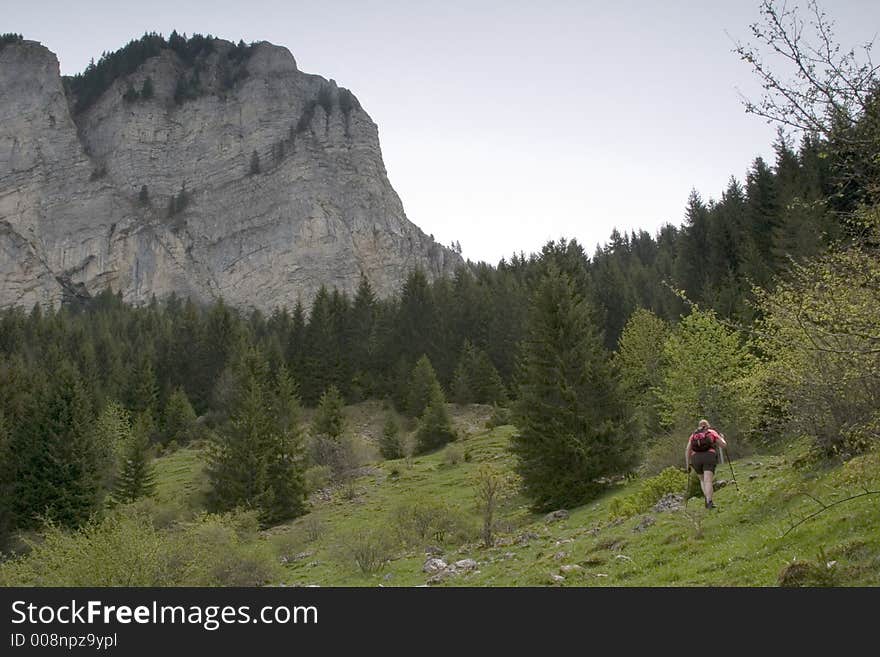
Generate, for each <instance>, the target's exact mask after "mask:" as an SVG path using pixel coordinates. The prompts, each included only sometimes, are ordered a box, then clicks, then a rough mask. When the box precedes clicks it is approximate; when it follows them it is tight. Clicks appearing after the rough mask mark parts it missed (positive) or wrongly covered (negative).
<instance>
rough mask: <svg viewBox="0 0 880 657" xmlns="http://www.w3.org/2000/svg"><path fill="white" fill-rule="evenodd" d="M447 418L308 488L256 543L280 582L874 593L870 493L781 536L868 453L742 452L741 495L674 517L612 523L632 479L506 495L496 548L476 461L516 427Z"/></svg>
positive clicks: (191, 490) (181, 482)
mask: <svg viewBox="0 0 880 657" xmlns="http://www.w3.org/2000/svg"><path fill="white" fill-rule="evenodd" d="M374 410H376V409H372V408H366V407H363V406H361V407H357V408H354V409H349V410H348V413H349V417H360V418H361V420H362V424H361V425H360V427H359V429H366V428H367V427H369V428H370V429H374V428H375V427H374V425H375V426H376V427H378V426H380V424H381V420H370V419H369V418H370V416H371V415H372V414H373V413H372V411H374ZM377 415H378V414H377ZM455 416H456V423H457V425H458V426H459V428H460V429H463V430H464V431H462V433H467V434H468V435H465V436H464V437H463V438H461V439H460V440H459V441H457V442H456V443H454V444H453V445H451V446H449V447H447V448H446V449H444V450H441V451H438V452H435V453H432V454H428V455H424V456H420V457H416V458H414V459H400V460H397V461H386V462H378V461H377V462H376V463H374V464H372V465H371V466H369V467H367V468H364V469H363V470H362V476H360V477H359V478H358V479H357V480H356V482H355V486H354V490H353V491H345V490H341V489H325V490H322V491H318V492H316V494H314V495H312V498H311V512H310V513H309V514H307V515H306V516H303V517H301V518H298V519H297V520H295V521H293V522H291V523H288V524H285V525H281V526H278V527H273V528H270V529H268V530H265V531H263V532H261V535H260V537H259V539H258V540H260V541H265V542H266V543H267V545H268V546H271V549H272V550H273V552H274V553H275V554H277V556H278V559H279V561H280V562H281V563H282V573H283V574H282V576H281V579H282V581H281V582H279V583H281V584H284V585H299V586H307V585H320V586H376V585H383V586H416V585H424V584H426V583H428V582H429V579H430V580H432V581H431V585H438V586H461V585H463V586H544V585H562V586H706V585H714V586H775V585H777V584H778V583H779V581H780V577H781V576H782V577H783V578H784V581H786V582H787V583H800V584H807V585H841V586H848V585H867V586H876V585H880V495H868V496H864V497H860V498H858V499H853V500H850V501H846V502H843V503H841V504H839V505H836V506H833V507H831V508H829V509H827V510H826V511H824V512H822V513H820V514H819V515H817V516H816V517H815V518H812V519H810V520H808V521H807V522H804V523H803V524H801V525H799V526H798V527H796V528H794V529H793V530H791V531H790V532H788V533H787V534H785V532H786V530H788V529H789V528H791V527H792V525H794V523H796V522H797V521H798V520H799V519H800V518H801V517H804V516H806V515H807V514H810V513H812V512H814V511H817V510H818V509H820V506H819V502H817V501H816V500H820V501H821V502H822V503H825V504H829V505H830V504H832V503H833V502H835V501H838V500H841V499H843V498H845V497H848V496H850V495H853V494H858V493H860V492H864V487H868V488H869V489H870V490H880V455H878V454H877V453H870V454H867V455H864V456H860V457H858V458H855V459H852V460H850V461H848V462H847V463H845V464H843V465H837V466H834V467H830V466H825V467H817V466H808V465H796V463H797V462H802V461H803V459H802V458H801V457H802V452H803V450H802V449H801V448H799V447H797V446H789V448H788V449H786V450H784V451H783V452H781V453H771V452H765V453H757V454H753V455H752V456H750V457H748V458H747V459H744V460H741V461H737V462H735V463H734V464H733V465H734V468H735V473H736V479H737V481H738V484H739V488H738V489H737V487H736V486H734V485H733V482H732V481H731V482H730V483H729V484H728V485H726V486H724V487H723V488H720V489H719V490H718V491H717V493H716V503H717V504H718V507H719V508H718V509H717V510H714V511H706V510H705V509H704V508H703V505H702V501H701V499H697V498H694V499H692V500H691V501H690V503H689V505H688V509H687V510H686V511H685V510H682V509H680V510H675V511H667V512H658V511H654V510H649V511H648V512H646V513H640V514H636V515H633V516H630V517H627V518H624V519H621V518H619V517H615V514H614V513H613V510H614V509H615V508H619V507H620V506H621V504H620V502H621V500H623V499H625V498H627V497H628V496H632V495H633V493H634V491H637V490H638V489H639V488H640V487H642V486H643V482H642V481H640V480H637V479H635V480H631V481H629V482H626V483H620V484H618V485H615V486H613V487H612V489H611V490H609V491H608V493H606V494H605V495H604V496H603V497H601V498H599V499H597V500H595V501H594V502H592V503H590V504H587V505H585V506H582V507H580V508H576V509H569V510H568V511H569V515H568V517H567V518H566V519H562V520H556V521H548V520H547V519H545V516H544V515H542V514H534V513H532V512H530V510H529V509H528V506H527V501H526V500H525V499H523V498H522V497H519V496H513V497H511V498H509V499H507V500H505V501H504V503H503V504H502V505H501V506H500V508H499V510H498V513H497V524H498V535H497V540H496V543H495V546H494V547H491V548H485V547H483V546H482V543H481V540H480V535H479V527H480V522H481V521H480V516H479V514H478V513H477V510H476V506H475V488H474V477H475V475H476V473H477V471H478V469H479V468H480V466H481V465H482V464H487V463H488V464H492V465H493V466H494V467H496V468H497V469H498V470H499V471H502V472H504V471H510V470H511V469H512V466H513V460H512V457H511V456H510V454H509V453H508V451H507V445H508V441H509V439H510V436H511V435H512V434H513V432H514V431H515V429H514V427H511V426H502V427H497V428H495V429H492V430H486V429H485V428H481V427H482V426H483V421H484V419H485V417H486V412H485V409H479V408H477V409H466V410H462V409H456V410H455ZM369 433H370V434H371V435H372V433H373V431H370V432H369ZM368 439H369V438H368ZM200 456H201V452H199V451H198V450H193V449H190V450H181V451H178V452H176V453H175V454H172V455H169V456H166V457H162V458H160V459H158V460H157V468H158V481H159V486H158V491H157V496H158V497H159V498H160V499H165V500H172V499H178V500H179V499H181V498H183V497H187V496H193V495H196V496H197V495H198V491H199V489H200V486H202V485H203V475H202V474H200V472H201V470H202V468H203V464H202V461H201V458H200ZM729 475H730V469H729V466H728V465H726V464H725V465H723V466H720V467H719V470H718V477H719V479H727V480H730V476H729ZM812 498H815V499H812ZM615 500H617V502H616V503H615ZM426 549H427V550H429V551H430V552H432V553H436V554H432V555H428V554H426ZM429 556H437V557H439V558H441V559H443V560H444V561H445V562H446V563H447V564H453V563H455V562H460V561H461V560H466V559H472V560H473V561H475V562H476V565H474V564H472V563H469V562H464V563H462V564H460V566H459V567H458V568H455V569H453V570H455V571H457V572H450V571H446V572H445V574H443V573H441V574H440V575H439V576H436V575H434V574H430V573H425V572H423V566H424V564H425V562H426V559H427V558H428V557H429Z"/></svg>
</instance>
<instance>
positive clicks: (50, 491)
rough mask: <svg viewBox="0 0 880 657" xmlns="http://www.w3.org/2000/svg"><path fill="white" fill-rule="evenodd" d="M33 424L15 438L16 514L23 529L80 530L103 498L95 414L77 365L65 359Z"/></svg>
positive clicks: (25, 425) (38, 401)
mask: <svg viewBox="0 0 880 657" xmlns="http://www.w3.org/2000/svg"><path fill="white" fill-rule="evenodd" d="M30 411H31V414H30V418H29V420H28V421H27V422H22V423H21V424H20V425H19V427H18V431H16V432H15V433H13V435H12V436H10V438H9V447H10V452H11V453H13V454H15V455H16V460H17V467H16V468H15V475H16V481H15V484H14V486H13V494H12V495H13V501H14V502H13V504H14V506H13V513H14V515H15V518H16V521H17V524H18V525H19V526H20V527H32V526H35V525H36V524H37V523H38V522H39V521H40V519H42V518H47V519H50V520H53V521H55V522H58V523H59V524H61V525H63V526H66V527H77V526H79V525H80V524H82V523H83V522H85V521H86V520H88V518H89V516H90V515H91V514H92V513H93V512H95V511H96V510H97V509H98V507H99V505H100V503H101V500H102V498H103V492H104V491H102V490H101V488H100V483H101V470H102V463H101V452H100V450H99V448H98V445H97V443H96V440H95V437H94V432H93V431H92V429H93V424H94V419H95V418H94V416H93V415H92V413H91V408H90V404H89V401H88V399H87V397H86V394H85V392H84V390H83V388H82V385H81V384H80V382H79V376H78V373H77V372H76V370H75V369H74V367H73V366H72V365H71V364H70V363H69V362H65V361H64V360H61V361H59V362H58V364H57V366H56V367H55V369H54V372H53V376H52V378H51V379H50V380H49V381H48V385H47V387H46V388H45V390H44V391H43V392H42V394H40V395H39V398H37V399H35V400H34V403H33V405H32V407H31V409H30Z"/></svg>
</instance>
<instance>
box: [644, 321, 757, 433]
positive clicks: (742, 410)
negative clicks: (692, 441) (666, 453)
mask: <svg viewBox="0 0 880 657" xmlns="http://www.w3.org/2000/svg"><path fill="white" fill-rule="evenodd" d="M756 365H757V362H756V359H755V358H754V357H753V356H752V355H751V354H750V353H749V351H748V349H747V346H746V344H745V343H744V340H743V339H742V337H741V336H740V335H739V334H738V333H737V332H736V331H734V330H733V329H730V328H728V327H726V326H725V325H724V324H722V323H721V322H720V321H719V320H718V319H717V317H716V316H715V314H714V313H713V312H711V311H705V310H701V309H699V308H696V307H695V308H694V309H693V310H692V311H691V313H690V314H689V315H688V316H686V317H684V318H682V320H681V323H680V324H679V325H678V326H677V327H676V329H675V330H674V331H673V332H672V334H671V335H670V336H669V338H668V339H667V340H666V343H665V345H664V347H663V369H662V377H661V381H660V385H659V386H658V387H657V399H658V403H659V409H660V420H661V423H662V425H663V427H664V428H666V429H669V430H673V431H676V432H679V433H687V431H688V430H689V429H690V428H692V427H694V426H696V423H697V421H698V420H700V419H701V418H707V419H708V420H709V421H710V422H711V423H712V424H713V426H716V427H718V428H719V429H720V430H721V431H722V432H724V433H725V435H727V436H728V437H732V438H734V439H735V440H736V439H738V438H740V437H742V436H745V435H748V433H749V431H750V430H751V429H752V427H753V426H754V423H755V419H756V413H757V395H756V390H755V386H754V381H753V378H752V374H753V373H754V369H755V367H756ZM686 438H687V436H685V437H684V438H683V439H682V445H683V444H684V440H685V439H686Z"/></svg>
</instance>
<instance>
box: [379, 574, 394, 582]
mask: <svg viewBox="0 0 880 657" xmlns="http://www.w3.org/2000/svg"><path fill="white" fill-rule="evenodd" d="M392 577H394V573H388V574H387V575H385V577H383V578H382V579H384V580H385V581H386V582H387V581H388V580H390V579H391V578H392Z"/></svg>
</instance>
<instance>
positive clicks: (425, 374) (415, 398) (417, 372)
mask: <svg viewBox="0 0 880 657" xmlns="http://www.w3.org/2000/svg"><path fill="white" fill-rule="evenodd" d="M435 389H436V390H440V382H439V381H437V375H436V374H435V373H434V368H433V367H432V366H431V361H430V360H428V357H427V356H422V357H421V358H419V360H418V362H417V363H416V366H415V367H414V368H413V371H412V375H411V376H410V384H409V394H408V396H407V404H406V409H407V412H408V413H409V415H410V417H420V416H421V415H422V413H424V412H425V408H426V407H427V406H428V403H429V402H430V401H431V396H432V395H433V394H434V390H435Z"/></svg>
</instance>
